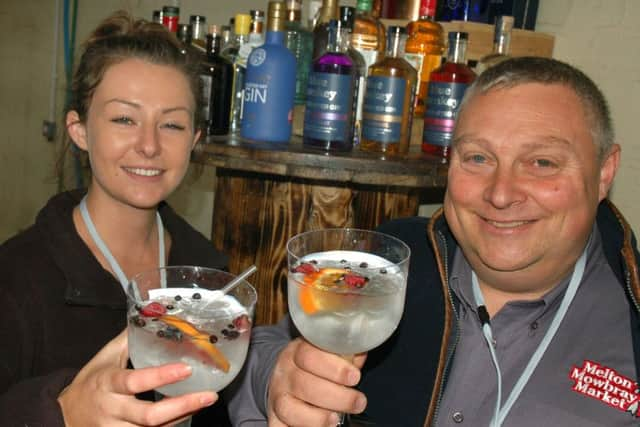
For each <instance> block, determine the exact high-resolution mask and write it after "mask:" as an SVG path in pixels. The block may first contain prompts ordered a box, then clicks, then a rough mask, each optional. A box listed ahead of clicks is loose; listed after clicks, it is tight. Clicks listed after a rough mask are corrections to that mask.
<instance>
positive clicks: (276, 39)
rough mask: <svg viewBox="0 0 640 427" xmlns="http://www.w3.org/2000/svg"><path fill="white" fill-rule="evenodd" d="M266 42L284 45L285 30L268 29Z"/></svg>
mask: <svg viewBox="0 0 640 427" xmlns="http://www.w3.org/2000/svg"><path fill="white" fill-rule="evenodd" d="M264 44H279V45H284V32H283V31H267V35H266V36H265V39H264Z"/></svg>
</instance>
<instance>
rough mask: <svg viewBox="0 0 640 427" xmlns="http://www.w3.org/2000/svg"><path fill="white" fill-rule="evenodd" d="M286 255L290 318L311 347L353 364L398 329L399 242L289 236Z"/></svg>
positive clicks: (350, 232)
mask: <svg viewBox="0 0 640 427" xmlns="http://www.w3.org/2000/svg"><path fill="white" fill-rule="evenodd" d="M287 254H288V264H289V274H288V300H289V313H290V315H291V318H292V319H293V322H294V324H295V325H296V327H297V328H298V330H299V331H300V333H301V334H302V336H303V337H304V338H305V339H306V340H307V341H309V342H310V343H311V344H313V345H315V346H316V347H319V348H321V349H323V350H326V351H329V352H332V353H336V354H339V355H341V356H342V357H344V358H346V359H348V360H352V359H353V356H354V355H355V354H358V353H363V352H366V351H369V350H371V349H373V348H375V347H377V346H379V345H380V344H382V343H383V342H384V341H385V340H387V338H389V336H391V334H392V333H393V331H394V330H395V329H396V328H397V326H398V323H399V322H400V318H401V317H402V312H403V310H404V299H405V293H406V284H407V274H408V271H409V256H410V254H411V251H410V249H409V247H408V246H407V245H406V244H405V243H404V242H402V241H401V240H399V239H397V238H395V237H392V236H389V235H386V234H383V233H378V232H375V231H368V230H359V229H352V228H334V229H325V230H314V231H308V232H305V233H302V234H298V235H296V236H294V237H292V238H291V239H290V240H289V241H288V242H287ZM344 423H345V419H344V414H343V415H342V422H341V425H344Z"/></svg>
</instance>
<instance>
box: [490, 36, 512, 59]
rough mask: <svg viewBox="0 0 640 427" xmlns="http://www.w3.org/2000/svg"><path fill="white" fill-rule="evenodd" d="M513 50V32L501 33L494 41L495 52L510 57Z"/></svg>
mask: <svg viewBox="0 0 640 427" xmlns="http://www.w3.org/2000/svg"><path fill="white" fill-rule="evenodd" d="M510 49H511V32H500V33H499V34H497V35H496V37H495V40H494V41H493V52H494V53H500V54H502V55H508V54H509V51H510Z"/></svg>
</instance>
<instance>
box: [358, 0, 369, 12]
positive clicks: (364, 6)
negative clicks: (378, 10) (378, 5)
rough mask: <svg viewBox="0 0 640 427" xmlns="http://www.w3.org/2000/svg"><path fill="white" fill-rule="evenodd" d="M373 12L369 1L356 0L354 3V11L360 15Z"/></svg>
mask: <svg viewBox="0 0 640 427" xmlns="http://www.w3.org/2000/svg"><path fill="white" fill-rule="evenodd" d="M372 10H373V2H372V1H371V0H358V2H357V3H356V11H357V12H358V13H360V14H368V15H370V14H371V11H372Z"/></svg>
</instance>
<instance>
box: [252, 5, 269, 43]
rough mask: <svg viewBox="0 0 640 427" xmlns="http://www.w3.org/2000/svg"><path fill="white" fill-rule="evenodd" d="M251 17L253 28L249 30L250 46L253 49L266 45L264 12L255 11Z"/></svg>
mask: <svg viewBox="0 0 640 427" xmlns="http://www.w3.org/2000/svg"><path fill="white" fill-rule="evenodd" d="M249 15H251V26H250V28H249V45H251V47H256V46H260V45H261V44H263V43H264V37H265V36H264V10H258V9H253V10H251V12H249Z"/></svg>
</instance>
